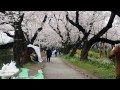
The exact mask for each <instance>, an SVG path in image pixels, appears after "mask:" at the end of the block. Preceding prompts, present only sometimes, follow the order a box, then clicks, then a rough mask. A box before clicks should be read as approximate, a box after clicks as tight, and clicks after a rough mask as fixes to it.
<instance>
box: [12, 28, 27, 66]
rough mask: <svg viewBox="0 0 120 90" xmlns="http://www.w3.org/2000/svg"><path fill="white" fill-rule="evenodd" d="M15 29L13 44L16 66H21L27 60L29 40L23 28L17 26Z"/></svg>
mask: <svg viewBox="0 0 120 90" xmlns="http://www.w3.org/2000/svg"><path fill="white" fill-rule="evenodd" d="M17 29H18V30H15V36H14V45H13V53H14V60H15V61H16V66H18V67H19V66H21V65H22V64H24V63H26V62H27V58H28V55H27V42H26V40H25V37H24V34H23V31H22V30H21V28H20V27H19V28H17Z"/></svg>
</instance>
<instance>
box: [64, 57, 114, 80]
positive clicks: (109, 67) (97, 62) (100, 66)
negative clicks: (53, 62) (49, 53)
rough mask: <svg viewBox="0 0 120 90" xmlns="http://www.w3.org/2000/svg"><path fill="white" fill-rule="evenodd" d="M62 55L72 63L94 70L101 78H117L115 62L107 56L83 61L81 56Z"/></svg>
mask: <svg viewBox="0 0 120 90" xmlns="http://www.w3.org/2000/svg"><path fill="white" fill-rule="evenodd" d="M62 57H63V58H65V59H66V60H68V61H69V62H70V63H72V64H74V65H76V66H78V67H80V68H83V69H86V70H88V71H90V72H92V73H93V74H95V75H96V76H98V77H99V78H101V79H115V67H114V64H113V62H112V61H110V60H108V59H106V58H99V59H96V58H89V60H85V61H82V60H80V58H79V57H69V55H63V56H62Z"/></svg>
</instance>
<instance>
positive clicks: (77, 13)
mask: <svg viewBox="0 0 120 90" xmlns="http://www.w3.org/2000/svg"><path fill="white" fill-rule="evenodd" d="M76 24H77V25H79V11H76Z"/></svg>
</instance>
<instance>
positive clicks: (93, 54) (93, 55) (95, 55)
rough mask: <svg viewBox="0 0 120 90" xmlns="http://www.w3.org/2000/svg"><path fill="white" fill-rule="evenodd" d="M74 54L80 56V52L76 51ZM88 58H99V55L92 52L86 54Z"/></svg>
mask: <svg viewBox="0 0 120 90" xmlns="http://www.w3.org/2000/svg"><path fill="white" fill-rule="evenodd" d="M76 53H77V55H80V54H81V50H79V49H77V51H76ZM88 56H90V57H95V58H100V55H99V53H97V52H95V51H93V50H91V51H89V52H88Z"/></svg>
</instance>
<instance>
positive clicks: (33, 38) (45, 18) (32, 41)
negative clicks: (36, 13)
mask: <svg viewBox="0 0 120 90" xmlns="http://www.w3.org/2000/svg"><path fill="white" fill-rule="evenodd" d="M46 20H47V15H45V17H44V19H43V21H42V25H41V27H40V28H38V30H37V31H36V32H35V34H34V36H33V37H32V39H31V44H33V43H34V41H35V39H36V38H37V35H38V32H40V31H41V30H42V29H43V28H42V27H43V25H44V23H45V21H46Z"/></svg>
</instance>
